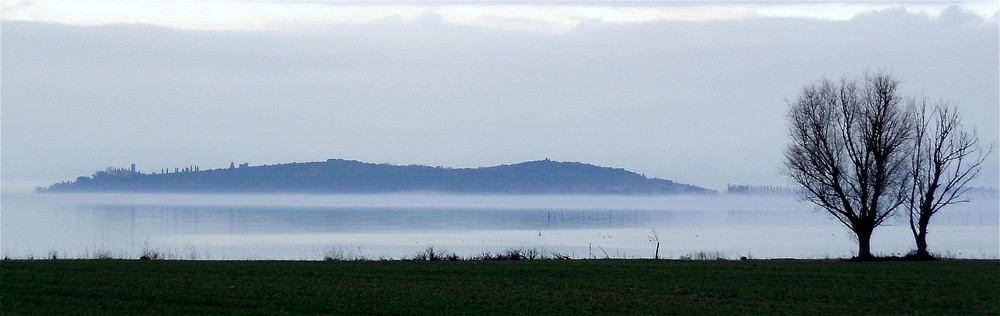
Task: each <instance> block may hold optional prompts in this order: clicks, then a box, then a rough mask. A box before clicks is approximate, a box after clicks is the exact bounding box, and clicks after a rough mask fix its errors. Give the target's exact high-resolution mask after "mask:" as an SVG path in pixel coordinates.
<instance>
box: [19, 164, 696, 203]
mask: <svg viewBox="0 0 1000 316" xmlns="http://www.w3.org/2000/svg"><path fill="white" fill-rule="evenodd" d="M37 191H39V192H149V193H155V192H175V193H177V192H184V193H396V192H442V193H476V194H624V195H658V194H679V193H689V194H690V193H700V194H704V193H715V191H712V190H707V189H704V188H700V187H696V186H692V185H687V184H681V183H676V182H673V181H670V180H664V179H655V178H647V177H645V176H644V175H640V174H636V173H634V172H630V171H627V170H624V169H615V168H608V167H599V166H594V165H590V164H584V163H578V162H557V161H551V160H548V159H546V160H540V161H531V162H523V163H518V164H512V165H501V166H495V167H483V168H463V169H452V168H442V167H428V166H418V165H411V166H397V165H390V164H371V163H363V162H358V161H351V160H342V159H330V160H327V161H325V162H306V163H288V164H278V165H267V166H246V165H241V166H240V167H238V168H235V167H230V168H225V169H213V170H197V171H196V170H195V169H190V170H188V171H186V172H184V171H182V172H174V173H159V174H156V173H153V174H145V173H140V172H135V171H132V170H124V169H111V168H109V169H108V170H107V171H99V172H97V173H95V174H94V175H92V176H90V177H79V178H77V179H76V181H72V182H62V183H57V184H53V185H51V186H49V187H47V188H45V187H43V188H38V190H37Z"/></svg>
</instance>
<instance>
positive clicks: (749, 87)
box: [0, 10, 1000, 189]
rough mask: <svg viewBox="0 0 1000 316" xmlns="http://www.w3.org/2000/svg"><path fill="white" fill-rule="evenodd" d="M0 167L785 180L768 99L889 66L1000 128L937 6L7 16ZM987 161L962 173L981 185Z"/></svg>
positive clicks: (985, 31) (986, 85)
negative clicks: (630, 13) (54, 20)
mask: <svg viewBox="0 0 1000 316" xmlns="http://www.w3.org/2000/svg"><path fill="white" fill-rule="evenodd" d="M2 33H3V34H2V43H0V44H2V45H0V49H2V56H3V59H2V68H0V71H2V79H3V80H2V135H0V137H2V146H3V150H2V167H3V182H4V186H5V189H7V188H8V187H10V186H11V185H12V184H21V183H24V184H28V185H32V186H34V185H47V184H49V183H51V182H56V181H60V180H68V179H73V178H75V177H76V176H79V175H86V174H89V173H91V172H93V171H94V170H96V169H103V168H104V167H107V166H112V165H113V166H125V165H127V164H129V163H137V164H138V165H139V169H142V170H145V171H154V170H155V171H159V169H160V168H163V167H181V166H186V165H191V164H198V165H200V166H201V167H202V168H203V169H206V168H216V167H226V166H228V164H229V162H230V161H237V162H242V161H246V162H250V163H251V164H269V163H281V162H291V161H316V160H324V159H327V158H335V157H336V158H348V159H358V160H363V161H370V162H390V163H398V164H410V163H416V164H427V165H442V166H451V167H475V166H486V165H495V164H502V163H512V162H519V161H524V160H534V159H542V158H551V159H556V160H571V161H584V162H590V163H595V164H599V165H606V166H615V167H623V168H626V169H630V170H634V171H637V172H642V173H645V174H646V175H648V176H653V177H662V178H668V179H673V180H676V181H680V182H686V183H692V184H696V185H702V186H707V187H712V188H724V187H725V184H726V183H754V184H758V183H760V184H784V183H785V182H786V181H785V179H784V178H782V177H781V176H780V175H779V174H778V173H777V170H778V166H779V165H780V163H781V159H782V155H781V151H782V150H783V148H784V145H785V142H786V136H785V133H786V131H785V129H786V126H785V120H784V115H785V109H786V103H785V100H789V99H794V98H795V97H796V94H797V93H798V91H799V89H801V87H802V86H804V85H806V84H809V83H812V82H814V81H816V80H818V79H820V78H822V77H824V76H826V77H839V76H841V75H843V74H847V75H852V76H857V75H860V74H862V73H863V72H865V71H869V70H876V69H881V68H884V69H889V70H891V71H892V72H893V73H894V74H895V75H896V76H897V77H898V78H900V79H901V80H902V81H903V88H904V90H905V91H906V93H907V94H910V95H925V96H928V97H930V98H932V99H937V98H941V99H945V100H950V101H952V102H954V103H957V104H959V105H960V109H961V111H962V112H963V114H964V115H965V117H966V120H967V122H968V123H969V124H970V125H974V126H975V127H976V128H977V129H978V130H979V132H980V134H981V135H982V137H983V138H984V141H986V142H990V141H993V142H996V138H997V135H998V134H1000V132H998V123H997V121H998V117H1000V114H998V107H1000V100H998V98H1000V97H998V95H1000V93H998V88H997V87H998V86H1000V79H998V72H1000V71H998V69H1000V65H998V56H1000V49H998V41H997V38H998V30H997V25H996V24H995V23H994V22H992V21H984V20H982V18H980V17H979V16H977V15H973V14H967V13H963V12H961V11H955V10H949V11H946V12H945V13H943V14H941V16H940V17H938V18H931V17H928V16H923V15H914V14H909V13H906V12H905V11H895V10H888V11H881V12H876V13H872V14H866V15H863V16H859V17H857V18H855V19H853V20H850V21H821V20H814V19H801V18H787V19H786V18H761V19H745V20H736V21H715V22H657V23H646V24H634V25H614V24H605V23H597V22H592V23H584V24H583V25H580V26H579V27H577V28H576V29H574V30H573V31H571V32H568V33H566V34H559V35H553V34H530V33H518V32H501V31H493V30H487V29H480V28H474V27H462V26H454V25H447V24H444V23H443V22H442V21H440V19H435V18H433V17H427V18H424V19H418V20H416V21H412V22H405V21H383V22H380V23H372V24H364V25H352V26H343V27H338V28H332V29H327V30H323V31H315V32H195V31H177V30H171V29H165V28H158V27H151V26H142V25H113V26H91V27H76V26H65V25H57V24H43V23H30V22H11V21H4V22H3V25H2ZM995 157H996V156H995V155H994V156H993V158H991V160H990V163H989V167H988V168H987V170H985V171H984V175H983V176H982V177H981V178H982V180H980V181H979V183H980V184H979V185H990V186H996V183H997V181H998V180H997V174H998V171H997V164H998V163H997V160H996V158H995Z"/></svg>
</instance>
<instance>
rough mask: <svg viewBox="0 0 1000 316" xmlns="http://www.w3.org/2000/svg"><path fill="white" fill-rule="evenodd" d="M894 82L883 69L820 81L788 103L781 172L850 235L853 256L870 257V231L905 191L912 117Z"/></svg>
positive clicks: (903, 198)
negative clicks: (857, 77)
mask: <svg viewBox="0 0 1000 316" xmlns="http://www.w3.org/2000/svg"><path fill="white" fill-rule="evenodd" d="M897 85H898V81H897V80H895V79H893V78H892V77H891V75H889V74H887V73H883V72H879V73H874V74H868V75H866V76H865V77H864V79H863V80H860V81H859V80H852V79H847V78H844V79H841V81H840V82H839V83H833V82H830V81H829V80H823V81H821V82H820V83H819V84H815V85H812V86H807V87H805V88H803V90H802V94H801V95H800V96H799V98H798V100H797V101H795V102H794V103H791V104H790V105H789V107H790V108H789V112H788V118H789V120H790V123H791V124H790V128H789V129H790V134H791V140H792V141H791V144H789V146H788V148H787V149H786V151H785V170H784V171H785V174H787V175H788V176H789V177H790V178H792V180H794V181H795V182H796V183H797V184H798V185H800V186H801V187H802V188H803V189H804V190H803V191H802V192H803V193H802V198H803V199H804V200H807V201H810V202H812V203H814V204H816V205H817V206H819V207H820V208H822V209H824V210H826V211H827V212H828V213H830V215H832V216H833V217H834V218H836V219H837V220H838V221H840V222H841V223H842V224H844V225H845V226H847V228H849V229H850V230H851V231H852V232H853V233H854V234H855V236H856V237H857V242H858V254H857V256H858V258H859V259H869V258H872V254H871V235H872V232H873V231H874V229H875V228H876V227H878V226H880V225H882V223H883V222H884V221H885V220H886V219H887V218H889V217H890V216H891V215H892V214H893V213H894V212H895V210H896V209H897V208H898V207H900V206H901V205H903V204H904V203H906V201H907V198H908V196H909V195H908V193H910V192H909V190H908V186H907V183H908V182H909V179H910V178H909V176H910V173H909V167H910V165H909V163H910V159H909V158H910V152H911V148H912V147H911V146H912V141H911V139H912V134H913V133H912V131H913V118H912V115H911V114H912V113H911V111H908V110H907V109H906V105H905V103H904V101H903V100H902V98H901V97H900V96H899V95H898V92H897V91H896V87H897Z"/></svg>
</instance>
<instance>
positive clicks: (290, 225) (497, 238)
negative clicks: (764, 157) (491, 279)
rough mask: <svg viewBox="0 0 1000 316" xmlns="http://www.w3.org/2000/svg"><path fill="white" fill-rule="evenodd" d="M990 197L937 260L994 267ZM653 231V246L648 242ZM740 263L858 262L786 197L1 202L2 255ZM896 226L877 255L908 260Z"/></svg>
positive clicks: (823, 217) (964, 208)
mask: <svg viewBox="0 0 1000 316" xmlns="http://www.w3.org/2000/svg"><path fill="white" fill-rule="evenodd" d="M997 201H998V200H997V198H996V197H977V198H974V199H973V201H972V202H970V203H965V204H961V205H956V206H953V207H951V208H948V209H946V210H944V211H942V212H941V213H940V214H938V215H936V216H935V217H934V220H933V222H932V226H931V233H930V237H929V240H928V241H929V243H930V248H931V251H932V252H935V253H939V254H944V255H947V256H953V257H962V258H997V257H998V256H1000V254H998V253H1000V228H998V227H1000V225H998V222H1000V221H998V211H997V210H998V202H997ZM654 231H655V235H654ZM655 239H659V241H660V250H659V251H660V256H661V257H665V258H678V257H683V256H692V255H696V254H697V253H699V252H709V253H713V254H714V253H720V254H722V255H723V256H724V257H728V258H739V257H741V256H747V257H754V258H786V257H794V258H836V257H850V256H852V255H854V251H855V250H856V245H855V243H854V242H853V240H852V239H851V235H850V234H849V232H848V231H847V229H846V228H844V227H843V226H842V225H841V224H840V223H839V222H837V221H836V220H834V219H832V218H831V217H830V216H829V215H828V214H826V213H824V212H822V211H817V210H816V209H815V207H813V206H812V205H811V204H808V203H805V202H800V201H797V200H796V199H795V198H794V197H792V196H726V195H722V196H658V197H629V196H476V195H435V194H385V195H177V194H154V195H150V194H6V193H5V194H3V196H2V212H0V254H2V255H3V256H5V257H12V258H26V257H35V258H40V257H48V256H51V255H53V254H55V255H56V256H58V257H70V258H78V257H94V256H96V255H98V254H111V255H112V256H115V257H125V258H135V257H138V256H139V255H140V254H141V253H142V252H143V249H150V250H154V251H156V252H158V253H160V254H162V255H166V256H168V257H171V258H178V259H295V260H298V259H306V260H312V259H321V258H322V257H323V256H324V255H327V254H331V253H339V254H341V255H344V256H346V257H359V256H364V257H367V258H404V257H408V256H412V255H414V254H415V253H417V252H419V251H421V250H423V249H425V248H427V247H428V246H434V247H435V249H438V250H447V251H449V252H454V253H456V254H458V255H461V256H471V255H476V254H479V253H482V252H484V251H489V252H494V253H496V252H500V251H504V250H506V249H510V248H537V249H542V250H544V251H547V252H557V253H560V254H564V255H568V256H570V257H573V258H604V257H627V258H648V257H653V255H654V251H655V248H656V242H655V241H654V240H655ZM912 244H913V240H912V237H911V236H910V232H909V228H908V226H907V225H905V224H904V223H902V222H899V221H898V220H891V221H890V223H889V225H888V226H885V227H881V228H879V229H878V230H876V232H875V236H874V237H873V242H872V249H873V252H875V253H877V254H883V255H902V254H905V253H906V252H908V251H909V250H910V249H912V248H913V246H912Z"/></svg>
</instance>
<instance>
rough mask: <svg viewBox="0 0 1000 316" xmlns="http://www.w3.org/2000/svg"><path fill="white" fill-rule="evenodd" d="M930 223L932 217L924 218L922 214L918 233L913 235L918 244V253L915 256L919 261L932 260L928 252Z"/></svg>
mask: <svg viewBox="0 0 1000 316" xmlns="http://www.w3.org/2000/svg"><path fill="white" fill-rule="evenodd" d="M929 223H930V216H924V215H923V214H921V216H920V220H919V221H918V222H917V231H916V234H914V235H913V237H914V239H915V240H916V242H917V253H915V254H914V256H915V257H916V258H918V259H930V258H931V254H930V252H927V225H928V224H929Z"/></svg>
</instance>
